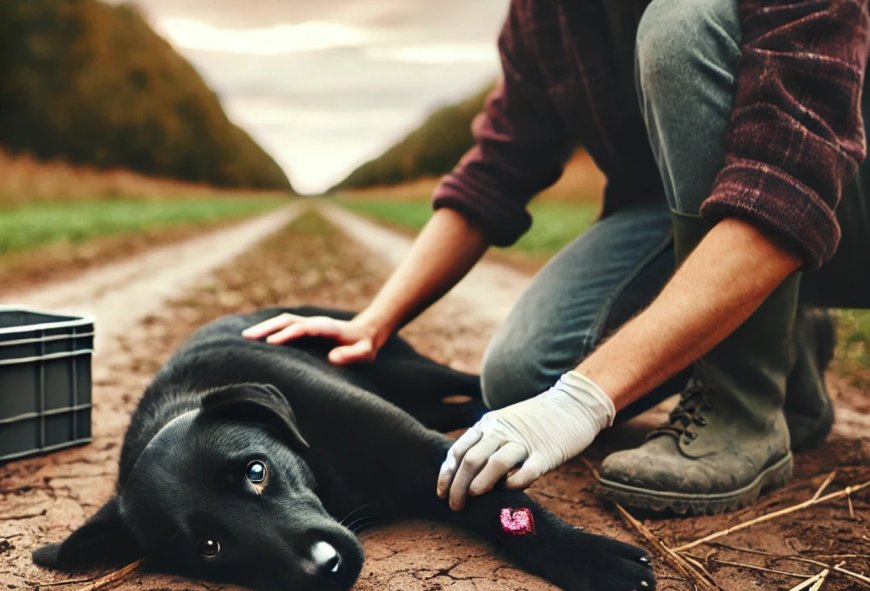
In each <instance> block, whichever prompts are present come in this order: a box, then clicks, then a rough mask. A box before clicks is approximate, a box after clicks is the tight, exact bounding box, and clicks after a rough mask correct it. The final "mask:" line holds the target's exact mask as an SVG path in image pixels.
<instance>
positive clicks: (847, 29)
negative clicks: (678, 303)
mask: <svg viewBox="0 0 870 591" xmlns="http://www.w3.org/2000/svg"><path fill="white" fill-rule="evenodd" d="M607 2H613V0H584V1H582V2H581V1H574V0H571V1H569V0H512V2H511V7H510V12H509V15H508V19H507V22H506V23H505V26H504V28H503V30H502V33H501V35H500V37H499V50H500V53H501V61H502V69H503V77H502V80H501V81H500V83H499V85H498V86H497V87H496V89H495V90H494V91H493V92H492V94H491V95H490V96H489V98H488V100H487V105H486V109H485V111H484V113H482V114H481V115H479V116H478V117H477V119H476V120H475V123H474V126H473V130H474V135H475V138H476V140H477V144H476V146H475V147H474V148H473V149H472V150H470V151H469V152H468V153H467V154H466V155H465V156H464V157H463V159H462V160H461V162H460V163H459V164H458V165H457V166H456V168H455V169H454V170H453V172H452V173H451V174H449V175H447V176H446V177H444V179H443V180H442V182H441V184H440V185H439V187H438V189H437V190H436V192H435V196H434V206H435V207H436V208H438V207H451V208H454V209H457V210H459V211H461V212H462V213H464V214H465V215H466V216H467V217H469V218H470V219H471V220H472V221H473V222H474V223H476V224H477V225H479V226H480V227H481V228H482V229H483V230H484V231H485V232H486V234H487V236H488V238H489V240H490V241H491V242H492V243H493V244H496V245H508V244H511V243H512V242H514V241H515V240H516V239H517V238H518V237H519V236H520V235H521V234H522V233H523V232H525V231H526V230H527V229H528V228H529V226H530V224H531V218H530V216H529V214H528V212H527V211H526V205H527V203H528V202H529V200H530V199H531V198H532V197H533V196H534V195H535V194H536V193H538V192H539V191H541V190H542V189H544V188H546V187H547V186H549V185H550V184H552V183H554V182H555V181H556V180H557V179H558V178H559V176H560V175H561V173H562V170H563V168H564V165H565V163H566V162H567V160H568V158H569V157H570V155H571V153H572V152H573V150H574V147H575V146H576V145H577V144H578V143H581V144H582V145H583V146H584V147H585V148H586V150H588V151H589V153H590V154H591V156H592V157H593V158H594V160H595V162H596V163H597V164H598V166H599V167H600V168H601V170H602V171H603V172H604V173H605V175H606V176H607V179H608V183H607V187H606V189H605V194H604V209H603V215H607V214H608V213H609V212H611V211H613V210H615V209H617V208H620V207H623V206H626V205H630V204H634V203H644V202H650V201H652V200H657V199H664V197H663V194H662V186H661V181H660V178H659V174H658V171H657V169H656V166H655V162H654V160H653V157H652V153H651V151H650V148H649V145H648V141H647V136H646V131H645V129H644V125H643V121H642V119H641V116H640V109H639V107H638V103H637V96H636V93H635V90H634V78H633V75H632V72H633V53H634V38H635V32H636V29H637V24H638V22H639V20H640V16H641V15H642V14H643V10H644V8H645V7H646V5H647V4H648V3H649V0H621V5H620V6H621V9H620V10H619V11H618V14H616V15H615V13H616V12H617V11H614V10H608V9H607V8H606V7H605V4H606V3H607ZM738 7H739V14H740V20H741V28H742V37H743V39H742V45H741V50H742V57H741V60H740V64H739V70H738V77H737V95H736V98H735V104H734V106H733V109H732V114H731V121H730V125H729V127H728V130H727V134H726V156H725V161H724V163H723V168H722V169H721V171H720V172H719V174H718V176H717V177H716V180H715V182H714V185H713V188H712V191H711V194H710V196H709V197H708V198H707V199H706V201H705V202H704V204H703V206H702V208H701V214H702V216H703V217H704V218H705V219H706V220H707V221H708V222H710V223H715V222H716V221H718V220H719V219H721V218H723V217H726V216H739V217H741V218H744V219H747V220H750V221H753V222H755V223H757V224H759V225H760V226H762V227H763V228H765V229H766V230H767V231H769V232H773V233H774V234H775V235H778V236H779V237H780V238H781V239H782V240H784V241H785V242H786V243H787V244H789V245H791V246H792V247H794V248H795V249H796V250H797V251H798V252H799V253H800V254H801V255H802V256H803V258H804V263H805V264H804V267H805V268H806V269H815V268H817V267H819V266H820V265H821V264H823V263H824V262H825V261H826V260H827V259H829V258H830V257H831V255H832V254H833V253H834V251H835V250H836V247H837V243H838V242H839V238H840V229H839V225H838V223H837V219H836V217H835V215H834V208H835V207H836V204H837V202H838V201H839V199H840V195H841V191H842V187H843V184H844V183H845V182H847V181H848V180H849V179H851V177H852V176H853V175H854V174H855V171H856V170H857V166H858V165H859V164H860V162H861V161H862V160H863V159H864V157H865V152H866V148H865V138H864V130H863V125H862V118H861V112H860V98H861V88H862V85H863V81H864V69H865V66H866V62H867V54H868V50H870V17H868V10H867V2H866V0H864V1H859V0H788V1H784V0H777V1H765V0H738Z"/></svg>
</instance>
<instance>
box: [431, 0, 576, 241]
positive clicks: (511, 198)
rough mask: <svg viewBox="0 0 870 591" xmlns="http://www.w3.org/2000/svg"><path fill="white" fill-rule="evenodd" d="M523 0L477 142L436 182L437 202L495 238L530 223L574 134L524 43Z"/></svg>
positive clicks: (514, 5)
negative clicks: (531, 206)
mask: <svg viewBox="0 0 870 591" xmlns="http://www.w3.org/2000/svg"><path fill="white" fill-rule="evenodd" d="M521 4H522V3H521V2H519V1H517V0H514V1H513V2H511V7H510V12H509V14H508V18H507V22H506V23H505V25H504V27H503V29H502V32H501V35H500V36H499V51H500V54H501V62H502V71H503V76H502V79H501V80H500V82H499V83H498V85H497V86H496V88H495V89H494V90H493V91H492V93H490V95H489V96H488V97H487V100H486V108H485V110H484V112H483V113H481V114H480V115H478V116H477V117H476V118H475V120H474V122H473V124H472V133H473V134H474V138H475V140H476V145H475V146H474V147H473V148H472V149H471V150H470V151H469V152H467V153H466V154H465V156H463V158H462V159H461V160H460V162H459V164H457V165H456V167H455V168H454V169H453V171H452V172H451V173H450V174H448V175H447V176H445V177H444V178H443V179H442V181H441V183H440V184H439V186H438V187H437V189H436V190H435V194H434V198H433V205H434V207H435V208H436V209H437V208H441V207H449V208H452V209H456V210H458V211H459V212H460V213H462V214H463V215H465V216H466V217H467V218H468V219H469V220H470V221H471V222H472V223H474V224H475V225H477V226H478V227H480V228H481V229H482V230H483V231H484V233H485V234H486V236H487V238H488V240H489V241H490V242H491V243H492V244H495V245H497V246H507V245H509V244H512V243H513V242H515V241H516V240H517V238H519V237H520V236H521V235H522V234H523V233H524V232H526V231H527V230H528V229H529V226H530V225H531V216H530V215H529V213H528V211H527V210H526V205H527V204H528V202H529V201H530V200H531V198H532V197H533V196H534V195H535V194H536V193H538V192H539V191H541V190H542V189H544V188H546V187H548V186H549V185H551V184H553V183H554V182H556V180H558V178H559V177H560V176H561V174H562V171H563V170H564V167H565V163H566V162H567V160H568V158H569V157H570V156H571V153H572V152H573V149H574V141H573V140H572V139H571V138H570V137H569V135H568V133H567V132H566V130H565V125H564V123H563V121H562V119H561V117H560V115H559V114H558V112H557V111H556V108H555V107H554V106H553V104H552V102H551V101H550V97H549V95H548V93H547V89H546V86H545V84H544V82H543V79H542V76H541V74H540V72H539V70H538V67H537V59H536V57H535V55H534V54H533V53H532V52H531V51H530V50H529V48H528V47H527V46H526V44H525V39H524V35H525V32H524V31H523V30H522V27H521V23H522V22H525V20H524V18H523V15H522V14H521V12H522V11H523V10H524V8H523V7H522V6H521Z"/></svg>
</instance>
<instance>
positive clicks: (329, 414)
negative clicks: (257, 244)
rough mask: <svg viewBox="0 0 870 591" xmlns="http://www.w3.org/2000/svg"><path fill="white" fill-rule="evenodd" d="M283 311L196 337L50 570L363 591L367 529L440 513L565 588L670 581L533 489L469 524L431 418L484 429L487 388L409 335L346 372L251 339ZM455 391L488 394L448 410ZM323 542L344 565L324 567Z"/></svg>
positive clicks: (486, 508) (310, 342) (310, 351)
mask: <svg viewBox="0 0 870 591" xmlns="http://www.w3.org/2000/svg"><path fill="white" fill-rule="evenodd" d="M282 311H285V310H274V309H272V310H262V311H260V312H257V313H254V314H247V315H238V316H228V317H225V318H221V319H219V320H217V321H216V322H213V323H211V324H209V325H207V326H205V327H203V328H202V329H200V330H199V331H197V332H196V334H194V335H193V337H191V339H190V340H189V341H188V342H187V343H186V344H185V345H184V346H183V347H182V348H181V349H180V350H179V351H178V352H177V353H176V354H175V355H174V356H173V357H172V358H171V359H170V360H169V362H168V363H167V364H166V365H165V367H164V368H163V369H162V370H161V371H160V372H159V373H158V374H157V375H156V376H155V378H154V381H153V383H152V384H151V385H150V386H149V387H148V389H147V390H146V392H145V394H144V396H143V398H142V400H141V402H140V404H139V407H138V409H137V410H136V412H135V414H134V415H133V418H132V422H131V426H130V428H129V430H128V432H127V435H126V438H125V441H124V447H123V450H122V453H121V461H120V472H119V478H118V487H117V494H116V496H114V497H113V498H112V499H111V500H109V501H108V502H107V503H106V505H105V506H103V508H102V509H100V511H99V512H98V513H97V514H96V515H94V516H93V517H92V518H91V519H90V520H89V521H88V522H87V523H86V524H85V525H83V526H82V527H81V528H79V529H78V530H77V531H76V532H74V533H73V534H72V535H71V536H70V537H69V538H67V540H66V541H64V542H63V543H62V544H53V545H49V546H46V547H43V548H41V549H39V550H37V551H35V552H34V553H33V558H34V560H35V561H36V562H37V563H38V564H41V565H44V566H48V567H53V568H58V569H63V570H83V569H90V568H94V567H97V566H106V567H109V566H118V565H121V564H125V563H127V562H129V561H132V560H135V559H136V558H140V557H144V558H145V559H146V564H147V566H148V567H149V568H151V569H153V570H157V571H164V572H173V573H179V574H183V575H187V576H190V577H196V578H203V579H211V580H216V581H226V582H235V583H240V584H242V585H246V586H248V587H252V588H256V589H264V590H272V589H276V590H277V589H281V590H285V589H291V588H292V589H299V590H305V589H317V590H320V589H336V590H340V589H349V588H350V587H351V586H352V585H353V583H354V581H355V580H356V578H357V576H358V575H359V572H360V569H361V568H362V562H363V554H362V548H361V546H360V544H359V542H358V540H357V539H356V537H355V535H354V530H357V529H359V527H360V526H364V525H367V524H369V523H372V522H375V521H376V522H378V523H382V522H384V521H388V520H397V519H405V518H427V519H434V520H438V521H443V522H448V523H453V524H456V525H459V526H461V527H464V528H466V529H468V530H470V531H472V532H474V533H475V534H477V535H479V536H481V537H482V538H484V539H486V540H487V541H489V542H490V543H492V544H493V545H494V546H495V547H496V548H498V549H500V550H502V551H504V552H505V553H506V554H507V555H508V556H509V557H510V558H511V559H512V560H513V561H514V562H515V563H516V564H518V565H519V566H520V567H522V568H524V569H526V570H528V571H530V572H533V573H536V574H538V575H540V576H542V577H544V578H546V579H548V580H550V581H552V582H554V583H556V584H557V585H560V586H562V587H564V588H566V589H579V590H595V591H631V590H632V589H638V590H640V589H643V588H644V587H643V586H642V585H641V581H646V582H647V585H648V586H647V587H645V589H653V588H654V580H653V575H652V571H651V570H650V569H649V565H648V561H647V559H646V557H645V555H644V553H643V552H642V551H641V550H640V549H638V548H635V547H633V546H629V545H626V544H622V543H620V542H617V541H615V540H612V539H609V538H606V537H602V536H597V535H594V534H590V533H586V532H584V531H581V530H580V529H577V528H575V527H572V526H570V525H568V524H567V523H565V522H563V521H562V520H560V519H559V518H557V517H556V516H554V515H553V514H551V513H549V512H548V511H546V510H544V509H543V508H541V507H539V506H538V505H537V504H536V503H535V502H534V501H532V499H530V498H529V497H528V496H527V495H525V494H524V493H521V492H513V491H506V490H496V491H493V492H491V493H489V494H486V495H483V496H481V497H476V498H471V499H469V502H468V505H467V507H466V508H465V510H464V511H461V512H458V513H455V512H453V511H451V510H450V509H449V508H448V507H447V504H446V502H445V501H442V500H440V499H438V498H437V497H436V495H435V481H436V477H437V473H438V468H439V466H440V464H441V462H442V460H443V459H444V457H445V454H446V452H447V450H448V448H449V447H450V443H451V441H450V439H448V438H447V437H445V436H444V435H442V434H441V433H438V432H436V431H434V430H430V429H427V428H425V427H424V426H423V425H422V424H421V423H420V422H418V420H415V418H414V417H417V418H418V419H420V420H422V421H424V422H426V423H427V424H428V425H429V426H430V427H436V428H440V429H450V428H456V427H459V426H467V425H469V424H471V423H472V422H473V421H474V420H476V418H477V417H478V416H479V415H480V413H481V412H482V411H483V407H482V405H481V404H480V391H479V385H478V380H477V378H476V377H474V376H469V375H466V374H461V373H458V372H456V371H453V370H451V369H449V368H447V367H444V366H441V365H438V364H436V363H434V362H432V361H431V360H429V359H426V358H425V357H422V356H421V355H419V354H418V353H416V352H415V351H414V350H413V349H412V348H411V347H410V346H409V345H408V344H407V343H405V342H403V341H402V340H400V339H398V338H394V339H392V340H391V341H390V342H389V343H388V344H387V345H386V346H385V347H384V348H383V349H382V351H381V352H380V354H379V357H378V360H377V361H376V362H375V363H373V364H371V365H356V366H353V367H348V368H339V367H335V366H333V365H331V364H329V363H328V362H327V361H326V359H325V355H324V352H325V351H326V350H327V349H328V347H329V346H330V343H326V342H323V341H320V340H317V339H307V340H303V341H299V342H297V343H295V344H294V345H292V346H287V347H276V346H273V345H268V344H265V343H263V342H252V341H248V340H245V339H243V338H242V337H241V336H240V333H241V331H242V330H243V329H244V328H247V327H248V326H251V325H253V324H255V323H257V322H260V321H261V320H264V319H266V318H269V317H271V316H274V315H276V314H278V313H280V312H282ZM287 311H289V312H292V313H296V314H302V315H315V314H329V315H332V316H339V317H345V318H346V317H348V315H347V314H346V313H341V312H335V311H327V310H320V309H316V308H305V309H294V310H287ZM456 394H464V395H467V396H470V397H471V401H470V402H468V403H465V404H445V403H443V402H442V399H443V398H444V397H445V396H450V395H456ZM391 402H392V404H391ZM400 406H401V407H403V408H404V410H402V409H400V408H399V407H400ZM412 415H414V416H412ZM251 461H261V462H264V463H265V464H266V465H267V466H268V472H269V479H268V482H266V483H265V485H264V486H263V485H255V484H252V483H251V482H250V481H249V480H248V479H246V476H245V474H246V469H247V466H248V465H249V463H250V462H251ZM504 507H510V508H520V507H527V508H529V509H530V510H531V511H532V513H533V515H534V519H535V525H536V530H535V533H534V534H531V535H525V536H511V535H508V534H506V533H504V532H503V531H502V529H501V526H500V522H499V514H500V511H501V509H502V508H504ZM342 519H344V523H342V522H341V520H342ZM205 539H211V540H215V541H217V542H219V544H220V547H221V549H220V552H219V553H218V554H217V556H215V557H213V558H204V557H203V556H202V555H201V550H202V546H201V541H202V540H205ZM317 542H326V543H327V544H329V545H330V546H331V547H332V548H334V549H335V550H336V551H337V552H338V555H339V557H338V558H337V559H333V560H331V561H330V562H329V563H328V564H326V565H324V564H322V563H321V562H322V561H321V562H317V561H314V560H313V559H312V556H313V554H312V551H311V548H312V545H313V544H315V543H317ZM333 570H334V571H335V572H332V571H333Z"/></svg>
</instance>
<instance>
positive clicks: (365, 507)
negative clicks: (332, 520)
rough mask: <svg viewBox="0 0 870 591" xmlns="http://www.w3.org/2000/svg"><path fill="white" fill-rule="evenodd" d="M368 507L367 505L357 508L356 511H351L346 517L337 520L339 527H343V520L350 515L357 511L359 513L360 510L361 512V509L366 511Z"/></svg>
mask: <svg viewBox="0 0 870 591" xmlns="http://www.w3.org/2000/svg"><path fill="white" fill-rule="evenodd" d="M368 507H369V505H360V506H359V507H357V508H356V509H352V510H351V512H350V513H348V514H347V515H345V516H344V517H342V518H341V519H340V520H339V522H338V524H339V525H344V522H345V520H347V519H349V518H350V516H351V515H353V514H354V513H356V512H357V511H360V510H362V509H367V508H368Z"/></svg>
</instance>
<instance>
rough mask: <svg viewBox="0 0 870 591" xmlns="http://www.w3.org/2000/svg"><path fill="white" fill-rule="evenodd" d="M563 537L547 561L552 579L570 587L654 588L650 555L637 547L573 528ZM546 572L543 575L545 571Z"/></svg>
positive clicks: (591, 590) (589, 590)
mask: <svg viewBox="0 0 870 591" xmlns="http://www.w3.org/2000/svg"><path fill="white" fill-rule="evenodd" d="M564 537H566V538H572V539H571V540H570V543H567V544H566V543H564V542H566V541H568V540H564V539H563V543H561V544H559V545H558V550H557V551H556V553H557V554H558V556H554V557H553V560H552V561H551V562H550V564H551V565H553V566H555V567H556V568H557V572H553V573H550V575H551V576H548V577H547V578H550V579H551V580H552V581H554V582H555V583H557V584H558V585H559V586H560V587H563V588H564V589H567V590H569V591H654V589H655V588H656V582H655V575H654V574H653V570H652V564H651V562H650V558H649V556H648V555H647V554H646V552H644V551H643V550H641V549H640V548H638V547H637V546H631V545H629V544H623V543H622V542H618V541H616V540H614V539H611V538H607V537H604V536H597V535H594V534H589V533H587V532H583V531H581V530H576V529H575V530H574V531H573V532H572V535H570V536H564ZM557 565H558V566H557ZM545 576H546V575H545Z"/></svg>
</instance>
